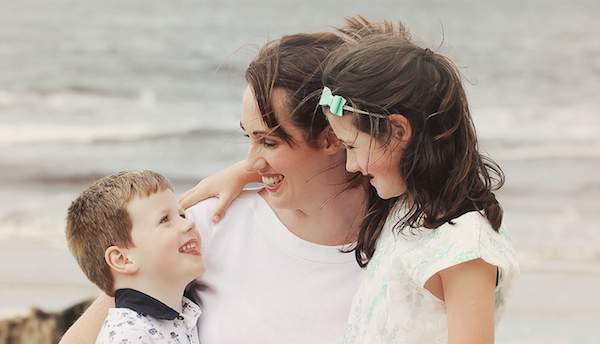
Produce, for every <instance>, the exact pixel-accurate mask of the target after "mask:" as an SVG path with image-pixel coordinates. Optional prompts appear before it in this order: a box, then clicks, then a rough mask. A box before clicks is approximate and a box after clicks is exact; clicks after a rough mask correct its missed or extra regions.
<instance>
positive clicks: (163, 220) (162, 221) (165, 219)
mask: <svg viewBox="0 0 600 344" xmlns="http://www.w3.org/2000/svg"><path fill="white" fill-rule="evenodd" d="M167 222H169V215H167V216H165V217H163V218H162V219H161V220H160V223H167Z"/></svg>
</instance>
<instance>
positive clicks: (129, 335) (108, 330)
mask: <svg viewBox="0 0 600 344" xmlns="http://www.w3.org/2000/svg"><path fill="white" fill-rule="evenodd" d="M148 332H149V324H148V320H147V318H146V317H145V316H143V315H141V314H139V313H137V312H135V311H133V310H131V309H128V308H111V309H109V310H108V316H107V317H106V320H104V324H102V329H101V330H100V333H99V334H98V339H97V340H96V343H97V344H102V343H120V342H121V341H123V340H126V341H130V342H138V343H142V344H144V343H151V342H152V341H151V340H150V339H149V338H148Z"/></svg>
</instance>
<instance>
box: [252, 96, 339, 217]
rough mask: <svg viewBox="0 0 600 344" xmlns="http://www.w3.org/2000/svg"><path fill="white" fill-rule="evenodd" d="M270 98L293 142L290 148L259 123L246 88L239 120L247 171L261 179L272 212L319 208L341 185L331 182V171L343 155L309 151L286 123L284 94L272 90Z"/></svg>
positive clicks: (300, 133) (294, 128)
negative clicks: (245, 145)
mask: <svg viewBox="0 0 600 344" xmlns="http://www.w3.org/2000/svg"><path fill="white" fill-rule="evenodd" d="M271 98H272V102H273V108H274V111H275V116H276V117H277V119H278V122H279V124H280V125H281V126H282V127H283V128H284V129H285V130H286V131H287V132H288V133H289V134H290V135H291V137H292V138H293V139H294V141H295V142H294V143H293V144H292V145H290V144H288V143H286V142H285V141H284V140H283V139H281V138H280V137H278V136H275V135H274V134H273V133H272V130H271V129H269V128H268V127H267V126H266V125H265V123H264V122H263V121H262V120H261V114H260V111H259V109H258V105H257V103H256V98H255V97H254V94H253V92H252V88H251V87H248V88H246V92H245V93H244V99H243V102H242V120H241V126H242V129H244V130H245V131H246V133H247V135H248V137H249V138H250V147H249V150H248V157H247V158H246V170H247V171H248V172H258V173H259V174H260V175H261V176H262V180H263V182H264V183H265V189H266V191H268V193H269V194H268V196H269V198H268V202H269V204H270V205H271V206H272V207H273V208H284V209H304V208H309V207H310V208H318V207H320V206H321V205H322V204H320V202H321V200H322V199H326V198H327V197H330V196H331V192H332V191H331V190H332V189H331V186H332V185H334V183H338V184H339V183H340V181H339V180H338V181H333V180H331V175H332V173H331V172H330V170H332V169H331V167H332V166H333V161H334V160H335V159H337V160H342V161H343V153H342V152H341V151H340V152H338V153H341V155H340V154H335V155H330V154H328V153H326V152H325V151H324V149H320V148H316V149H315V148H311V147H309V146H308V145H307V144H306V142H305V141H304V140H303V135H302V132H301V131H300V130H299V129H298V128H296V127H295V126H293V125H292V124H291V123H289V122H288V121H287V120H286V118H287V116H286V114H287V113H288V112H289V105H288V103H287V95H286V92H285V91H284V90H282V89H275V90H274V91H273V92H272V94H271ZM328 186H329V188H328Z"/></svg>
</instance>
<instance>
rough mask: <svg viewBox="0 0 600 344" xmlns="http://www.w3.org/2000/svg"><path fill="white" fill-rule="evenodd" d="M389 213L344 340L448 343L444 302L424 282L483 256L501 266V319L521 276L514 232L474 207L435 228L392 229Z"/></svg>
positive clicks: (498, 304)
mask: <svg viewBox="0 0 600 344" xmlns="http://www.w3.org/2000/svg"><path fill="white" fill-rule="evenodd" d="M400 216H401V214H400V213H399V212H396V213H395V214H393V215H392V216H390V217H389V218H388V221H387V222H386V224H385V226H384V229H383V232H382V235H381V237H380V238H379V241H378V243H377V248H376V250H375V254H374V255H373V258H372V259H371V261H370V262H369V264H368V265H367V267H366V268H365V269H364V270H363V272H362V276H361V281H360V285H359V288H358V291H357V293H356V294H355V297H354V300H353V303H352V310H351V312H350V316H349V323H348V328H347V331H346V336H345V338H344V341H343V342H344V343H360V344H368V343H377V344H382V343H427V344H431V343H447V342H448V323H447V318H446V308H445V305H444V302H443V301H441V300H440V299H438V298H437V297H435V296H433V294H431V293H430V292H429V291H428V290H426V289H425V288H424V287H423V286H424V285H425V283H426V282H427V280H429V278H431V277H432V276H433V275H435V274H436V273H437V272H439V271H441V270H444V269H446V268H449V267H451V266H454V265H457V264H460V263H464V262H467V261H470V260H473V259H477V258H482V259H483V260H485V261H486V262H487V263H489V264H492V265H495V266H497V267H498V285H497V287H496V310H495V320H496V325H498V323H499V322H500V319H501V318H502V316H503V315H504V312H505V311H506V307H507V301H508V299H509V298H510V296H511V295H512V293H513V290H514V287H515V286H516V283H517V279H518V276H519V267H518V265H517V260H516V257H515V253H514V249H513V247H512V244H511V241H510V237H509V235H508V232H507V231H506V229H505V228H504V226H502V227H501V228H500V232H499V233H497V232H495V231H494V230H493V229H492V228H491V226H490V225H489V223H488V222H487V220H486V219H485V217H483V216H482V215H481V214H480V213H478V212H476V211H472V212H468V213H466V214H464V215H462V216H460V217H458V218H456V219H454V220H453V221H452V223H453V224H449V223H446V224H444V225H442V226H440V227H438V228H436V229H434V230H430V229H427V228H420V229H419V231H415V230H413V231H412V232H413V233H414V234H411V231H410V229H406V230H405V231H404V232H403V233H402V234H400V233H398V232H397V231H394V230H393V229H392V227H393V225H394V224H395V223H397V221H398V220H399V219H400Z"/></svg>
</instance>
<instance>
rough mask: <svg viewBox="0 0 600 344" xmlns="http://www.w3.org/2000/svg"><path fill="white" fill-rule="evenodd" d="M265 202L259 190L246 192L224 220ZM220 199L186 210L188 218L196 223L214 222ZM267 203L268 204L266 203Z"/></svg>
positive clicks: (199, 203) (229, 210)
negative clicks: (214, 211) (214, 214)
mask: <svg viewBox="0 0 600 344" xmlns="http://www.w3.org/2000/svg"><path fill="white" fill-rule="evenodd" d="M261 200H262V202H264V200H263V199H262V197H261V196H260V195H259V194H258V190H244V191H242V193H240V195H239V196H238V197H237V198H236V199H234V200H233V202H231V205H230V206H229V208H227V212H226V213H225V216H224V217H223V218H226V217H227V215H231V213H233V214H235V213H236V212H237V211H241V210H244V209H248V208H252V207H256V206H257V205H259V204H260V202H261ZM217 202H218V199H217V198H216V197H211V198H208V199H205V200H203V201H200V202H198V203H196V204H195V205H193V206H191V207H190V208H188V209H187V210H186V212H185V213H186V216H188V217H189V218H191V219H192V220H194V221H195V222H196V223H203V222H212V221H211V220H210V219H211V217H212V212H213V210H214V208H215V207H216V205H217ZM265 203H266V202H265Z"/></svg>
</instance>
